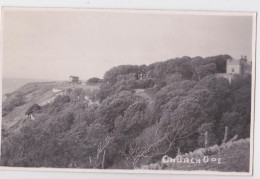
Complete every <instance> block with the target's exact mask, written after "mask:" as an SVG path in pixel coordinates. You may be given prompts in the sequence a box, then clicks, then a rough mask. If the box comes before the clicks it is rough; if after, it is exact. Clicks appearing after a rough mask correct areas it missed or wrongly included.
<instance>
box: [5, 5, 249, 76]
mask: <svg viewBox="0 0 260 179" xmlns="http://www.w3.org/2000/svg"><path fill="white" fill-rule="evenodd" d="M144 12H145V13H144ZM162 12H164V11H159V10H153V11H145V10H137V11H135V12H134V13H133V12H132V11H128V10H125V11H124V10H114V11H113V10H104V9H99V10H93V9H81V10H80V11H78V10H73V9H62V8H58V9H57V8H47V9H42V8H12V7H6V8H3V12H2V14H3V23H2V27H3V31H2V33H3V34H2V35H3V37H4V38H3V76H4V77H13V76H14V77H16V76H19V77H21V78H31V76H33V78H37V79H45V78H46V79H53V78H55V80H64V79H65V80H66V79H67V78H68V76H70V75H74V76H79V77H81V78H83V79H89V78H91V77H98V78H103V76H104V73H105V72H106V71H107V70H109V69H111V68H112V67H114V66H119V65H127V64H135V65H142V64H145V65H148V64H151V63H154V62H158V61H164V60H168V59H171V58H176V57H179V58H181V57H183V56H189V57H196V56H201V57H204V58H205V57H208V56H216V55H224V54H229V55H230V56H232V57H233V58H235V59H237V58H240V56H241V55H246V56H247V57H248V59H251V58H252V44H253V43H252V36H253V35H252V29H253V16H252V15H250V14H245V15H244V14H241V15H239V16H238V15H232V13H230V15H227V14H225V15H221V13H220V14H219V15H217V14H214V15H212V14H210V13H209V15H206V13H204V14H199V13H197V14H195V13H194V14H185V13H180V14H178V13H170V11H169V13H165V12H164V13H162ZM172 12H174V11H172Z"/></svg>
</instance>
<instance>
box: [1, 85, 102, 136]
mask: <svg viewBox="0 0 260 179" xmlns="http://www.w3.org/2000/svg"><path fill="white" fill-rule="evenodd" d="M53 88H59V89H65V88H83V89H89V90H94V89H98V88H99V85H98V84H93V85H92V84H87V85H86V84H69V83H64V82H39V83H28V84H26V85H24V86H22V87H21V88H19V89H18V90H16V91H15V92H13V93H11V94H10V96H8V98H7V99H6V100H5V101H4V102H3V106H4V105H5V104H7V103H8V102H10V100H11V99H12V98H13V97H14V96H15V95H16V94H18V93H23V94H25V96H24V97H25V101H26V103H25V104H24V105H21V106H19V107H16V108H14V109H13V111H12V112H11V113H9V114H8V115H6V116H4V117H3V118H2V127H3V129H5V130H8V131H15V130H18V129H19V128H20V127H22V125H24V122H25V121H26V116H25V112H26V111H27V109H28V108H29V107H30V106H31V105H32V104H34V103H37V104H40V103H41V102H43V101H46V100H48V99H50V98H52V97H54V96H55V95H57V94H55V93H53V92H52V89H53Z"/></svg>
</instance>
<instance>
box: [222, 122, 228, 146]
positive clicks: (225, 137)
mask: <svg viewBox="0 0 260 179" xmlns="http://www.w3.org/2000/svg"><path fill="white" fill-rule="evenodd" d="M227 138H228V126H225V134H224V139H223V140H222V144H224V143H226V142H227Z"/></svg>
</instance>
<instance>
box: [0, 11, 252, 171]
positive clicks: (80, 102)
mask: <svg viewBox="0 0 260 179" xmlns="http://www.w3.org/2000/svg"><path fill="white" fill-rule="evenodd" d="M1 37H2V42H1V43H2V48H1V51H2V78H1V80H2V94H1V97H2V106H1V108H2V110H1V111H2V114H1V152H0V154H1V155H0V170H9V169H14V170H23V169H29V170H32V171H34V170H36V171H37V170H38V171H50V170H51V171H58V170H62V171H83V172H84V171H86V172H92V171H93V172H115V173H116V172H123V173H155V174H162V173H167V174H214V175H218V174H221V175H252V172H253V165H252V163H253V156H254V155H253V154H254V151H253V137H254V136H253V133H254V98H255V45H256V13H255V12H224V11H223V12H215V11H176V10H130V9H84V8H81V9H80V8H78V9H77V8H29V7H20V8H19V7H3V8H2V19H1Z"/></svg>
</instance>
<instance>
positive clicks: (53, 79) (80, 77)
mask: <svg viewBox="0 0 260 179" xmlns="http://www.w3.org/2000/svg"><path fill="white" fill-rule="evenodd" d="M219 55H229V54H219ZM212 56H218V55H212ZM212 56H206V57H203V56H200V55H197V56H194V57H190V56H182V57H173V58H170V59H175V58H183V57H190V58H195V57H202V58H207V57H212ZM229 56H230V55H229ZM231 57H232V56H231ZM232 58H233V57H232ZM170 59H166V60H159V61H156V62H153V63H157V62H163V61H167V60H170ZM233 59H235V60H238V59H240V58H233ZM247 60H248V61H252V59H247ZM153 63H150V64H153ZM150 64H141V65H147V66H149V65H150ZM121 65H137V64H121ZM117 66H120V65H117ZM114 67H116V66H114ZM111 68H113V67H111ZM111 68H110V69H111ZM110 69H108V70H110ZM108 70H107V71H108ZM107 71H105V72H104V74H105V73H106V72H107ZM104 74H103V76H102V77H97V76H92V77H89V78H93V77H97V78H100V79H103V78H104ZM69 76H77V75H73V74H71V75H69ZM69 76H68V77H67V78H66V79H65V78H64V79H55V78H52V79H42V78H26V77H9V76H7V77H6V76H2V78H6V79H7V78H9V79H27V80H41V81H69ZM78 77H79V80H83V81H84V80H88V79H89V78H82V76H78Z"/></svg>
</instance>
